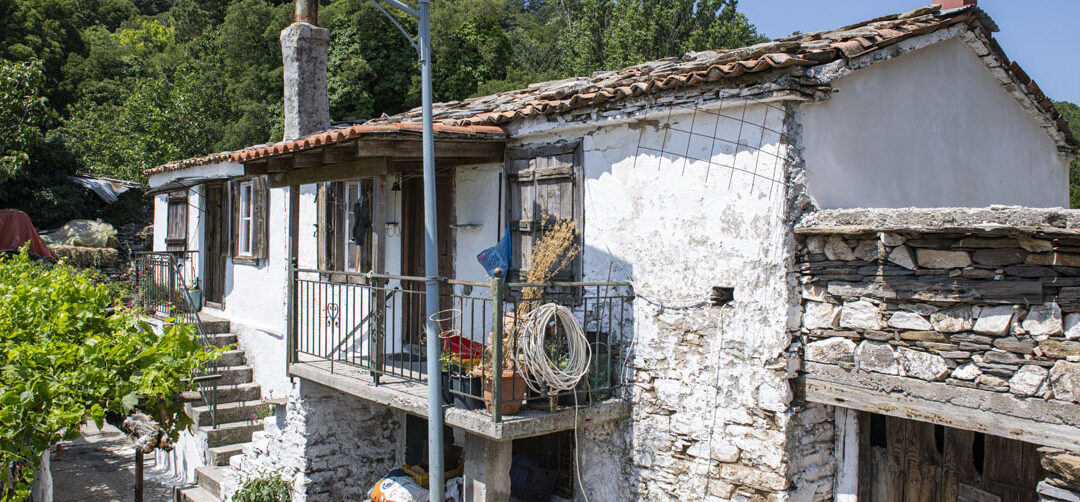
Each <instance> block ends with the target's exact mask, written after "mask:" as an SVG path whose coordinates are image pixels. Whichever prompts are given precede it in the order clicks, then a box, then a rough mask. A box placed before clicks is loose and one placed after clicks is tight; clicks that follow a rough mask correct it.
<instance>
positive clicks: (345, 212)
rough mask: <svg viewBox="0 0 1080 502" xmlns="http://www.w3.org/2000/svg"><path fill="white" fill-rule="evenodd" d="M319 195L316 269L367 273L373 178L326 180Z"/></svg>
mask: <svg viewBox="0 0 1080 502" xmlns="http://www.w3.org/2000/svg"><path fill="white" fill-rule="evenodd" d="M318 198H319V214H318V217H319V221H318V228H319V268H320V269H322V270H333V271H346V272H370V271H371V269H372V238H371V232H372V217H373V215H372V206H373V201H374V180H373V179H370V178H368V179H362V180H353V181H345V182H335V183H325V184H322V185H320V186H319V195H318Z"/></svg>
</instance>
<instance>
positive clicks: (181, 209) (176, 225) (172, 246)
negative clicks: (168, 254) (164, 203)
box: [165, 192, 188, 251]
mask: <svg viewBox="0 0 1080 502" xmlns="http://www.w3.org/2000/svg"><path fill="white" fill-rule="evenodd" d="M165 219H166V229H165V245H166V247H167V249H168V250H169V251H182V250H184V248H185V247H186V246H187V220H188V214H187V192H174V193H170V194H169V197H168V211H167V212H166V218H165Z"/></svg>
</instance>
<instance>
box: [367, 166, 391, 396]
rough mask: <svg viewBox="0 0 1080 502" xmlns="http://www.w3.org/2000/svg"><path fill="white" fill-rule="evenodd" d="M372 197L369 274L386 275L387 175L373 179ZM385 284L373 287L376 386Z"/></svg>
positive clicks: (382, 341)
mask: <svg viewBox="0 0 1080 502" xmlns="http://www.w3.org/2000/svg"><path fill="white" fill-rule="evenodd" d="M389 163H390V161H389V160H387V170H389V168H390V166H389ZM371 192H372V195H373V196H374V199H375V200H374V201H373V202H374V203H373V204H372V209H373V212H374V214H372V218H371V223H372V226H371V268H372V270H371V271H372V272H374V273H376V274H384V273H386V201H387V199H389V197H387V196H386V175H385V174H380V175H379V176H376V177H375V186H374V187H373V189H372V190H371ZM386 285H388V283H387V281H386V280H385V279H379V280H377V281H373V284H372V288H373V289H374V291H375V295H374V299H375V305H374V306H373V307H372V308H373V309H374V311H375V317H374V319H375V323H374V326H375V329H374V330H369V332H370V333H371V334H372V336H374V337H375V343H374V344H373V345H374V347H373V349H372V350H373V351H374V352H375V353H374V354H370V359H371V361H372V362H373V363H374V364H373V367H374V371H373V373H374V375H373V377H374V380H375V384H376V385H378V383H379V375H381V374H382V372H383V369H384V367H383V365H384V364H385V361H384V357H383V356H384V354H385V352H386V290H384V289H382V288H379V287H377V286H386Z"/></svg>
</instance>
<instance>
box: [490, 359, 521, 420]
mask: <svg viewBox="0 0 1080 502" xmlns="http://www.w3.org/2000/svg"><path fill="white" fill-rule="evenodd" d="M492 383H493V382H492V378H491V377H488V378H485V379H484V405H485V406H487V410H488V411H489V412H492V411H493V410H494V409H495V407H494V406H493V403H492V400H493V399H492V398H493V395H494V392H493V391H492ZM526 389H528V386H527V385H526V384H525V379H524V378H522V377H521V375H519V374H518V372H516V371H512V370H504V371H503V372H502V389H501V391H502V396H501V397H500V399H499V401H501V402H502V414H503V415H513V414H515V413H517V412H519V411H521V402H522V401H523V400H524V399H525V390H526Z"/></svg>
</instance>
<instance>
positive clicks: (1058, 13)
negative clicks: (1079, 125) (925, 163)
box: [739, 0, 1080, 104]
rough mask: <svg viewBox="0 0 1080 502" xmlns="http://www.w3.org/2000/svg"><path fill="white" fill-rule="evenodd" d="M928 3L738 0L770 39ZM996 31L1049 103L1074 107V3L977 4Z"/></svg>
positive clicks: (1001, 0) (1077, 8)
mask: <svg viewBox="0 0 1080 502" xmlns="http://www.w3.org/2000/svg"><path fill="white" fill-rule="evenodd" d="M929 3H930V0H925V1H920V0H740V1H739V10H741V11H743V12H744V13H746V16H747V17H748V18H749V19H750V22H751V23H753V24H754V26H756V27H757V29H758V31H759V32H761V33H762V34H764V35H765V36H768V37H770V38H777V37H784V36H788V35H790V34H791V33H792V32H793V31H796V30H798V31H802V32H810V31H819V30H828V29H833V28H839V27H841V26H844V25H848V24H852V23H857V22H860V21H865V20H868V19H872V18H875V17H878V16H882V15H887V14H894V13H897V12H904V11H908V10H911V9H913V8H916V7H919V6H922V5H927V4H929ZM979 7H981V8H982V9H983V10H985V11H986V12H987V13H988V14H990V17H993V18H994V21H996V22H997V24H998V26H999V27H1000V28H1001V31H1000V32H998V33H995V34H994V38H996V39H997V41H998V43H999V44H1001V46H1002V48H1004V49H1005V53H1006V54H1008V56H1009V57H1010V58H1012V59H1013V60H1015V61H1016V62H1017V63H1019V64H1020V66H1021V67H1022V68H1023V69H1024V71H1025V72H1027V74H1028V75H1030V76H1031V78H1033V79H1035V81H1036V82H1038V83H1039V87H1041V88H1042V90H1043V92H1045V93H1046V95H1047V96H1049V97H1050V99H1053V100H1056V101H1071V102H1073V103H1077V104H1080V63H1077V62H1076V61H1075V60H1074V59H1073V57H1072V55H1073V54H1075V52H1076V51H1078V50H1080V36H1078V33H1080V0H979Z"/></svg>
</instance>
